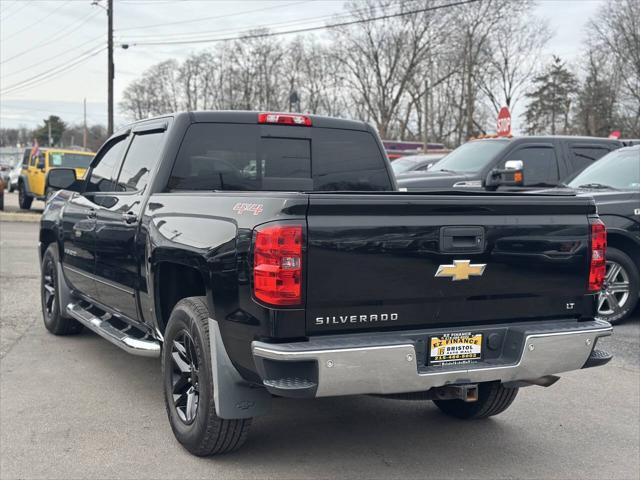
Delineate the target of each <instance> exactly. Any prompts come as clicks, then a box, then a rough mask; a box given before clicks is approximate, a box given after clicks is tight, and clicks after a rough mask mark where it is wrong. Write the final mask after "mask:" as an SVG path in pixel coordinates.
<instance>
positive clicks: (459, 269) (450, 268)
mask: <svg viewBox="0 0 640 480" xmlns="http://www.w3.org/2000/svg"><path fill="white" fill-rule="evenodd" d="M486 266H487V264H486V263H477V264H471V260H454V261H453V265H440V266H439V267H438V271H437V272H436V275H435V276H436V277H451V280H453V281H454V282H457V281H458V280H469V277H470V276H472V275H475V276H478V277H479V276H481V275H482V274H483V273H484V269H485V267H486Z"/></svg>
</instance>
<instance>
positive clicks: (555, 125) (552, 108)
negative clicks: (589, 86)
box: [525, 56, 578, 135]
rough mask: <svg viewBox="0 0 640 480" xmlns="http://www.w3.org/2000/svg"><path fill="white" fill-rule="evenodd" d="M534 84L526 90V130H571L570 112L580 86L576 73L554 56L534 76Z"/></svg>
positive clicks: (540, 132)
mask: <svg viewBox="0 0 640 480" xmlns="http://www.w3.org/2000/svg"><path fill="white" fill-rule="evenodd" d="M533 84H534V86H533V89H532V90H531V91H530V92H528V93H527V94H526V97H527V98H528V99H529V104H528V105H527V109H526V111H525V121H526V124H527V133H528V134H529V135H536V134H551V135H556V134H568V133H570V123H569V119H570V112H571V107H572V103H573V101H574V99H575V97H576V93H577V89H578V81H577V80H576V77H575V75H574V74H573V73H571V72H570V71H569V69H567V67H566V66H565V64H564V62H563V61H562V60H561V59H560V58H559V57H556V56H554V57H553V62H552V63H551V65H550V66H549V67H547V69H546V71H545V72H544V73H543V74H542V75H539V76H538V77H536V78H534V80H533Z"/></svg>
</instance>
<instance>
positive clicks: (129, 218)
mask: <svg viewBox="0 0 640 480" xmlns="http://www.w3.org/2000/svg"><path fill="white" fill-rule="evenodd" d="M122 219H123V220H124V221H125V223H129V224H131V223H136V222H137V221H138V216H137V215H136V214H135V213H133V212H126V213H123V214H122Z"/></svg>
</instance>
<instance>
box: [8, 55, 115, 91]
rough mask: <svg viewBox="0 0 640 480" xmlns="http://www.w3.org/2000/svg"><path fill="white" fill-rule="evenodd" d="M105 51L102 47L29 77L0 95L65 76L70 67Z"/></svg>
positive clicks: (70, 69)
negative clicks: (61, 75)
mask: <svg viewBox="0 0 640 480" xmlns="http://www.w3.org/2000/svg"><path fill="white" fill-rule="evenodd" d="M106 49H107V47H106V46H102V47H101V48H100V49H99V50H96V51H94V52H92V53H91V54H89V55H86V56H84V57H82V56H80V57H78V58H77V59H76V60H74V61H71V62H70V63H68V64H65V65H61V66H59V67H56V68H53V69H50V70H49V71H47V72H44V73H42V74H40V75H36V76H34V77H31V78H30V79H29V80H25V81H24V82H21V83H18V84H15V85H11V86H10V87H7V88H6V89H5V90H3V91H2V92H0V93H1V94H2V95H6V94H8V93H13V92H15V91H16V90H23V89H26V88H31V87H35V86H36V85H39V84H40V83H42V82H44V81H46V80H50V79H51V78H55V77H58V76H60V74H66V73H69V72H70V71H72V70H73V68H72V67H77V66H79V65H80V64H82V63H84V62H85V61H87V60H89V59H90V58H93V57H95V56H96V55H98V54H99V53H102V52H104V51H105V50H106Z"/></svg>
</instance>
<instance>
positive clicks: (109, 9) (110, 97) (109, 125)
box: [107, 0, 115, 136]
mask: <svg viewBox="0 0 640 480" xmlns="http://www.w3.org/2000/svg"><path fill="white" fill-rule="evenodd" d="M107 22H108V27H107V45H108V47H107V50H108V57H109V60H108V61H109V66H108V75H109V79H108V84H109V87H108V95H107V104H108V107H107V108H108V117H109V119H108V123H107V135H109V136H111V135H112V134H113V78H114V76H115V72H114V68H113V0H107Z"/></svg>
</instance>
